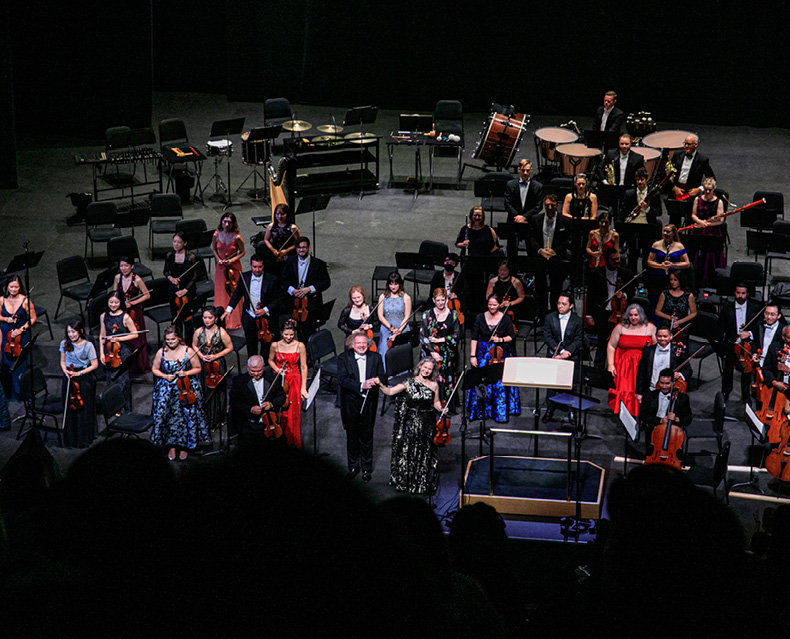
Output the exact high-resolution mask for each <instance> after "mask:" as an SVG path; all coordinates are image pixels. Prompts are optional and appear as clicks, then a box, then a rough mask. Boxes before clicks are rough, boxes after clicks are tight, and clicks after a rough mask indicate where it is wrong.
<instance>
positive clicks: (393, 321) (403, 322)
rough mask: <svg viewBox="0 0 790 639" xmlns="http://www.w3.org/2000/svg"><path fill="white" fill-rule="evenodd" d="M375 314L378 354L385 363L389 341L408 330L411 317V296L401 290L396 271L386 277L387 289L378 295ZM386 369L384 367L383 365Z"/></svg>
mask: <svg viewBox="0 0 790 639" xmlns="http://www.w3.org/2000/svg"><path fill="white" fill-rule="evenodd" d="M377 306H378V309H377V312H378V315H379V322H381V329H380V331H379V345H378V349H377V350H378V353H379V355H381V359H382V361H384V362H386V355H387V351H388V350H389V343H388V342H389V339H390V336H392V338H395V337H397V336H398V335H400V334H401V333H404V332H406V331H408V330H409V318H410V317H411V310H412V309H411V295H409V294H408V293H407V292H406V291H404V290H403V278H402V277H401V276H400V273H398V271H392V273H390V274H389V275H388V276H387V289H386V290H385V291H384V292H383V293H382V294H381V295H379V299H378V302H377ZM385 368H386V365H385Z"/></svg>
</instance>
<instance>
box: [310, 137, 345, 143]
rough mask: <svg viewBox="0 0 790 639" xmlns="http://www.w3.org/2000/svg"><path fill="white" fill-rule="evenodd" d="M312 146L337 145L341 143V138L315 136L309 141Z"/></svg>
mask: <svg viewBox="0 0 790 639" xmlns="http://www.w3.org/2000/svg"><path fill="white" fill-rule="evenodd" d="M310 141H311V142H312V143H313V144H326V145H330V144H339V143H341V142H342V141H343V138H342V137H340V136H339V135H316V136H315V137H314V138H312V139H311V140H310Z"/></svg>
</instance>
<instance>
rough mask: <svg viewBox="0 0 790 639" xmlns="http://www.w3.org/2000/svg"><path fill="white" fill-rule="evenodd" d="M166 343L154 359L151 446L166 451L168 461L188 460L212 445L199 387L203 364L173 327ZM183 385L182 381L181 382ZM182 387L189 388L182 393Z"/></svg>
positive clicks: (165, 332)
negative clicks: (194, 452) (153, 445)
mask: <svg viewBox="0 0 790 639" xmlns="http://www.w3.org/2000/svg"><path fill="white" fill-rule="evenodd" d="M164 336H165V343H164V345H163V346H162V348H160V349H159V350H158V351H157V352H156V355H155V356H154V364H153V368H152V369H151V370H152V372H153V374H154V377H155V378H156V380H155V381H154V393H153V396H152V398H151V405H152V414H151V416H152V417H153V420H154V428H153V430H152V431H151V442H152V443H153V444H155V445H156V446H161V447H163V448H167V449H168V451H167V458H168V459H169V460H170V461H174V460H175V459H176V452H177V453H178V459H179V460H180V461H184V460H186V458H187V456H188V455H189V451H194V450H195V449H196V448H197V447H198V446H201V445H206V444H210V443H211V431H210V430H209V426H208V423H207V422H206V414H205V412H204V410H203V389H202V388H201V387H200V384H199V383H198V380H199V378H198V377H197V376H198V375H200V371H201V366H200V360H199V359H198V358H197V357H195V353H194V352H193V351H192V349H191V348H189V347H188V346H187V345H186V344H185V343H184V339H183V338H182V337H181V330H180V329H179V328H178V327H177V326H175V325H174V324H171V325H170V326H168V327H167V328H166V329H165V331H164ZM182 379H183V380H184V381H181V380H182ZM181 385H186V387H185V388H184V389H183V390H182V389H181V388H179V386H181Z"/></svg>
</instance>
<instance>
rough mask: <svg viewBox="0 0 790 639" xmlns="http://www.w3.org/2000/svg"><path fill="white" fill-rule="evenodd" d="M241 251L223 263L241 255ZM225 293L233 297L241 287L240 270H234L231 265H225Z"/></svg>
mask: <svg viewBox="0 0 790 639" xmlns="http://www.w3.org/2000/svg"><path fill="white" fill-rule="evenodd" d="M240 253H241V250H237V251H236V252H235V253H234V254H233V255H230V256H228V257H226V258H225V259H224V260H223V261H225V262H227V261H228V260H232V259H233V258H234V257H236V256H237V255H239V254H240ZM224 271H225V292H226V293H227V294H228V295H233V293H235V292H236V287H237V286H238V285H239V270H238V269H236V268H233V267H232V266H231V265H230V264H227V263H226V264H225V268H224Z"/></svg>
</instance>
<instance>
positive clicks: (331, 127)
mask: <svg viewBox="0 0 790 639" xmlns="http://www.w3.org/2000/svg"><path fill="white" fill-rule="evenodd" d="M316 129H317V130H319V131H321V133H340V132H341V131H342V130H343V127H342V126H340V125H335V124H322V125H321V126H317V127H316Z"/></svg>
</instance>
